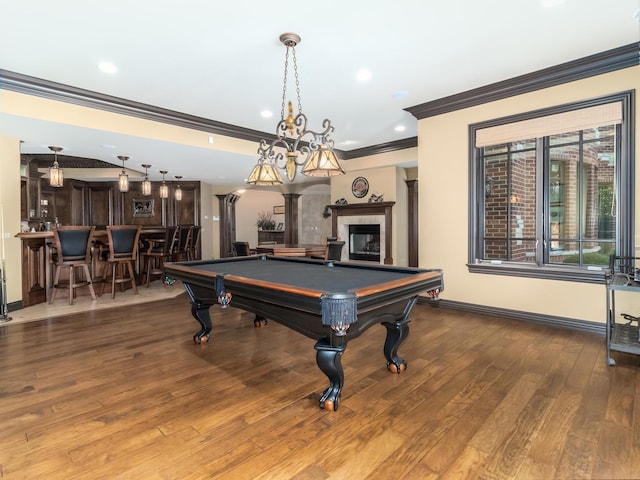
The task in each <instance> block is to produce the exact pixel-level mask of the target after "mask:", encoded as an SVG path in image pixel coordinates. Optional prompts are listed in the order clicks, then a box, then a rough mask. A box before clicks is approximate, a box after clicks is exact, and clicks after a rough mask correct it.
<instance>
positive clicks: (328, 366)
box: [314, 338, 346, 412]
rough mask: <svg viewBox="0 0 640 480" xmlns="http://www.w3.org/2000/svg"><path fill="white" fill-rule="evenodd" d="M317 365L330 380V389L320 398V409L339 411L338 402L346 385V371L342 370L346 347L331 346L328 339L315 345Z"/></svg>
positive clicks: (321, 340)
mask: <svg viewBox="0 0 640 480" xmlns="http://www.w3.org/2000/svg"><path fill="white" fill-rule="evenodd" d="M314 348H315V349H316V363H317V364H318V367H320V370H322V372H323V373H324V374H325V375H326V376H327V378H329V387H328V388H327V389H326V390H325V391H324V392H323V394H322V397H320V408H321V409H324V410H329V411H332V412H333V411H336V410H338V400H339V399H340V393H341V392H342V385H344V371H343V370H342V354H343V353H344V349H345V348H346V345H341V346H339V347H334V346H331V344H330V343H329V340H328V339H326V338H323V339H320V340H318V342H317V343H316V344H315V347H314Z"/></svg>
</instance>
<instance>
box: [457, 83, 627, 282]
mask: <svg viewBox="0 0 640 480" xmlns="http://www.w3.org/2000/svg"><path fill="white" fill-rule="evenodd" d="M632 101H633V93H632V92H626V93H624V94H619V95H613V96H610V97H606V98H601V99H597V100H591V101H589V102H584V103H582V104H572V105H565V106H562V107H556V108H553V109H547V110H544V111H538V112H531V113H529V114H524V115H519V116H515V117H510V118H508V119H498V120H495V121H491V122H485V123H483V124H476V125H472V126H471V127H470V138H471V139H472V143H471V154H470V203H469V208H470V212H471V215H470V229H469V231H470V238H469V245H470V248H469V264H468V266H469V269H470V271H472V272H482V273H492V274H506V275H520V276H533V277H541V278H556V279H564V280H575V281H592V282H601V281H603V275H602V271H603V269H604V268H605V267H606V266H607V265H608V262H609V255H610V254H613V253H616V252H618V254H620V255H632V252H633V178H634V165H633V163H634V162H633V158H632V157H633V152H632V148H631V145H632V144H633V142H632V134H631V132H632V131H633V125H632V124H633V121H632V118H631V116H630V111H631V110H630V109H631V106H632V104H633V103H632Z"/></svg>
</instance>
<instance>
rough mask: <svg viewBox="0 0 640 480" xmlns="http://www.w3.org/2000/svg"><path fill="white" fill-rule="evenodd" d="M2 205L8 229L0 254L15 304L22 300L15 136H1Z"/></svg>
mask: <svg viewBox="0 0 640 480" xmlns="http://www.w3.org/2000/svg"><path fill="white" fill-rule="evenodd" d="M0 205H1V206H2V208H1V211H2V219H3V222H2V223H3V230H4V238H0V245H3V246H4V248H3V249H2V248H0V257H4V259H5V260H6V279H7V302H8V303H11V302H17V301H20V300H22V270H21V262H20V259H21V258H22V254H21V245H20V239H18V238H16V237H15V235H16V234H17V233H18V232H19V231H20V142H19V140H17V139H15V138H7V137H0ZM3 250H4V252H3ZM3 254H4V255H3ZM0 260H2V258H0ZM0 267H1V265H0Z"/></svg>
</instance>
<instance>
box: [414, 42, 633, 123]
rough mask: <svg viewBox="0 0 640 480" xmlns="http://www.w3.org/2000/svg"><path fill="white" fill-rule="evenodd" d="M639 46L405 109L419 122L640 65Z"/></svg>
mask: <svg viewBox="0 0 640 480" xmlns="http://www.w3.org/2000/svg"><path fill="white" fill-rule="evenodd" d="M639 47H640V43H638V42H636V43H630V44H629V45H625V46H622V47H618V48H614V49H612V50H607V51H605V52H601V53H596V54H594V55H590V56H588V57H584V58H580V59H578V60H573V61H570V62H566V63H562V64H560V65H556V66H554V67H549V68H545V69H542V70H538V71H535V72H532V73H527V74H525V75H520V76H518V77H514V78H511V79H509V80H504V81H501V82H496V83H492V84H490V85H485V86H483V87H479V88H474V89H472V90H467V91H466V92H462V93H458V94H455V95H450V96H448V97H443V98H440V99H438V100H433V101H431V102H426V103H422V104H420V105H416V106H414V107H408V108H405V110H406V111H407V112H409V113H411V114H412V115H413V116H414V117H416V118H417V119H418V120H420V119H423V118H427V117H434V116H436V115H442V114H443V113H448V112H454V111H456V110H462V109H464V108H468V107H473V106H476V105H481V104H483V103H489V102H493V101H496V100H502V99H504V98H509V97H513V96H515V95H521V94H523V93H529V92H533V91H536V90H541V89H543V88H549V87H553V86H556V85H561V84H563V83H567V82H573V81H576V80H582V79H584V78H589V77H593V76H595V75H602V74H604V73H609V72H613V71H616V70H621V69H623V68H628V67H634V66H636V65H638V64H640V57H639V53H640V48H639Z"/></svg>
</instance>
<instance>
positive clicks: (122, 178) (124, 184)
mask: <svg viewBox="0 0 640 480" xmlns="http://www.w3.org/2000/svg"><path fill="white" fill-rule="evenodd" d="M118 159H119V160H122V172H120V175H118V190H120V191H121V192H122V193H125V192H128V191H129V175H127V172H126V170H125V169H124V162H126V161H127V160H129V157H125V156H124V155H118Z"/></svg>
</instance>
